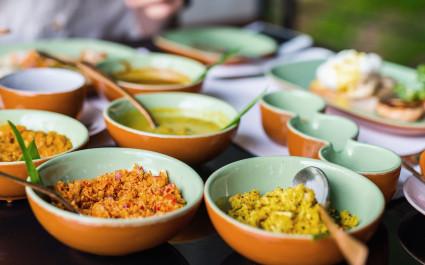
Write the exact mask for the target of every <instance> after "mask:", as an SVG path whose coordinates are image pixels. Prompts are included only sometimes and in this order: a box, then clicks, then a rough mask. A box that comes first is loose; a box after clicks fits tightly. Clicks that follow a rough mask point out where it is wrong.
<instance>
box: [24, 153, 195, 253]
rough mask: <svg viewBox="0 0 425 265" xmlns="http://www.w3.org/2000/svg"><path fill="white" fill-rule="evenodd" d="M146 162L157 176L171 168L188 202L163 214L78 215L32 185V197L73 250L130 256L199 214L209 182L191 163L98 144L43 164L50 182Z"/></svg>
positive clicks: (41, 216)
mask: <svg viewBox="0 0 425 265" xmlns="http://www.w3.org/2000/svg"><path fill="white" fill-rule="evenodd" d="M136 163H137V164H140V165H141V166H143V167H144V169H145V170H151V171H152V172H153V173H154V174H157V173H158V172H159V170H162V169H165V170H166V171H167V172H168V175H169V179H170V182H172V183H175V184H176V185H177V187H178V188H179V189H180V191H181V192H182V195H183V197H184V199H185V200H186V205H185V206H183V207H182V208H179V209H177V210H174V211H171V212H167V213H164V214H162V215H157V216H149V217H144V218H143V217H140V218H129V219H120V218H118V219H107V218H98V217H91V216H85V215H78V214H75V213H71V212H68V211H65V210H62V209H59V208H57V207H56V206H54V205H52V204H51V203H50V202H49V201H47V200H45V199H44V198H43V197H41V196H39V195H38V194H37V193H36V192H34V190H32V189H31V188H26V193H27V197H28V200H29V203H30V206H31V209H32V211H33V212H34V214H35V216H36V218H37V220H38V221H39V222H40V224H41V225H42V226H43V227H44V228H45V229H46V230H47V232H49V233H50V234H51V235H52V236H53V237H55V238H56V239H58V240H59V241H61V242H62V243H64V244H65V245H68V246H70V247H72V248H75V249H78V250H81V251H84V252H88V253H93V254H98V255H125V254H128V253H133V252H136V251H141V250H145V249H148V248H152V247H155V246H158V245H160V244H162V243H165V242H167V241H168V240H169V239H171V238H172V237H173V236H174V235H175V234H176V233H177V232H179V231H180V230H181V229H182V228H183V227H184V226H185V225H186V224H187V223H188V222H189V221H190V220H191V218H192V217H193V216H194V214H195V213H196V210H197V209H198V207H199V205H200V203H201V201H202V190H203V182H202V180H201V178H200V176H199V175H198V174H197V173H196V172H195V171H194V170H193V169H192V168H190V167H189V166H187V165H186V164H184V163H182V162H180V161H178V160H176V159H174V158H171V157H168V156H165V155H162V154H158V153H154V152H149V151H144V150H134V149H126V148H98V149H87V150H82V151H77V152H73V153H69V154H66V155H63V156H60V157H57V158H54V159H52V160H50V161H48V162H46V163H44V164H43V165H42V166H40V167H38V170H39V172H40V176H41V179H42V180H43V183H44V185H54V184H55V183H56V182H57V181H58V180H64V181H69V180H75V179H91V178H95V177H97V176H99V175H102V174H104V173H106V172H112V171H115V170H118V169H130V168H132V167H133V165H134V164H136Z"/></svg>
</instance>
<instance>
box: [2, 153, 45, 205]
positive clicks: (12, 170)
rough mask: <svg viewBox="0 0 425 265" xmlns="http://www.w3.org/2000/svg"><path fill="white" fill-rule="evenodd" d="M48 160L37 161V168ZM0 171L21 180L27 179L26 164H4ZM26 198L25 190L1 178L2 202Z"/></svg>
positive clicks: (35, 162)
mask: <svg viewBox="0 0 425 265" xmlns="http://www.w3.org/2000/svg"><path fill="white" fill-rule="evenodd" d="M46 161H47V159H39V160H35V161H34V164H35V165H36V166H39V165H41V164H42V163H43V162H46ZM0 171H1V172H4V173H8V174H10V175H12V176H16V177H18V178H20V179H24V180H25V179H27V177H28V174H27V169H26V166H25V163H24V162H23V161H22V162H3V163H0ZM23 198H25V188H24V186H22V185H18V184H16V183H14V182H12V181H10V180H7V179H4V178H0V200H16V199H23Z"/></svg>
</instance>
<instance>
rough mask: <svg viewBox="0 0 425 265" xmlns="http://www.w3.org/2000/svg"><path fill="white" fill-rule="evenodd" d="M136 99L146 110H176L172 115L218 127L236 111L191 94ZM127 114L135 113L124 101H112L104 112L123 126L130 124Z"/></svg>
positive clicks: (207, 97)
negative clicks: (206, 121) (209, 122)
mask: <svg viewBox="0 0 425 265" xmlns="http://www.w3.org/2000/svg"><path fill="white" fill-rule="evenodd" d="M137 99H138V100H140V101H141V102H142V103H143V105H144V106H146V108H148V109H151V110H152V109H172V110H176V111H175V112H173V113H172V115H178V116H183V117H191V118H197V119H202V120H208V121H211V122H213V123H215V124H217V125H219V126H220V127H224V126H225V125H227V124H228V123H229V122H230V121H231V120H232V119H233V118H234V117H236V115H237V111H236V110H235V109H234V108H233V107H232V106H230V105H229V104H227V103H226V102H224V101H222V100H219V99H216V98H213V97H209V96H204V95H199V94H193V93H157V94H143V95H138V96H137ZM129 112H135V109H134V107H133V106H132V105H131V104H130V102H129V101H127V100H125V99H118V100H115V101H113V102H112V103H111V104H110V105H109V107H108V108H107V110H106V114H107V116H109V117H110V118H111V119H112V120H114V121H115V122H118V123H120V124H122V125H124V126H128V125H127V124H129V122H130V121H129V120H128V118H129V115H126V114H127V113H129ZM154 116H155V115H154ZM139 117H140V116H139Z"/></svg>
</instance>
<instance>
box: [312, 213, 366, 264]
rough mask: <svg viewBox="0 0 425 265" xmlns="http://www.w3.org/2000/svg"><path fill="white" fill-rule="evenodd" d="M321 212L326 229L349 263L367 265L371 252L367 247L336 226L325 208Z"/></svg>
mask: <svg viewBox="0 0 425 265" xmlns="http://www.w3.org/2000/svg"><path fill="white" fill-rule="evenodd" d="M319 211H320V217H321V218H322V220H323V223H325V225H326V227H327V228H328V229H329V232H330V234H331V235H332V237H333V238H334V239H335V241H336V243H337V245H338V247H339V249H340V250H341V252H342V254H343V255H344V257H345V258H346V259H347V261H348V262H349V263H350V264H351V265H364V264H366V260H367V256H368V252H369V250H368V248H367V246H366V245H365V244H364V243H362V242H360V241H359V240H357V239H356V238H354V237H352V236H351V235H350V234H348V233H346V232H345V231H344V230H343V229H342V228H341V227H339V226H338V225H337V224H335V222H334V221H333V219H332V217H330V216H329V214H328V212H327V211H326V209H325V208H324V207H323V206H320V208H319Z"/></svg>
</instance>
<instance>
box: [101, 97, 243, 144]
mask: <svg viewBox="0 0 425 265" xmlns="http://www.w3.org/2000/svg"><path fill="white" fill-rule="evenodd" d="M169 95H183V96H189V97H192V96H193V97H202V98H207V99H208V100H214V101H218V102H220V103H223V104H225V105H227V106H228V107H230V108H231V109H232V110H234V111H235V115H238V112H237V110H236V109H235V108H234V107H233V106H232V105H230V104H229V103H227V102H226V101H224V100H221V99H218V98H214V97H210V96H206V95H201V94H195V93H188V92H167V93H161V92H158V93H149V94H137V95H136V96H169ZM123 101H128V100H127V99H125V98H119V99H116V100H114V101H112V102H111V103H109V105H108V106H107V107H106V108H105V110H104V111H103V118H104V119H105V121H106V122H107V123H110V124H112V125H114V126H115V127H118V128H119V129H120V130H124V131H127V132H130V133H133V134H137V135H143V136H149V137H156V138H163V139H198V138H207V137H212V136H217V135H222V134H225V133H227V132H229V131H232V130H234V129H236V128H237V127H238V126H239V123H240V120H239V121H238V122H237V123H236V124H234V125H232V126H230V127H228V128H226V129H224V130H222V129H220V130H218V131H215V132H210V133H203V134H192V135H172V134H160V133H152V132H146V131H141V130H137V129H133V128H131V127H128V126H125V125H123V124H121V123H119V122H117V121H115V120H114V119H112V117H111V116H110V115H109V111H110V109H111V108H112V107H113V106H115V105H117V104H119V103H121V102H123ZM107 127H108V126H107ZM108 130H109V129H108Z"/></svg>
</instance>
